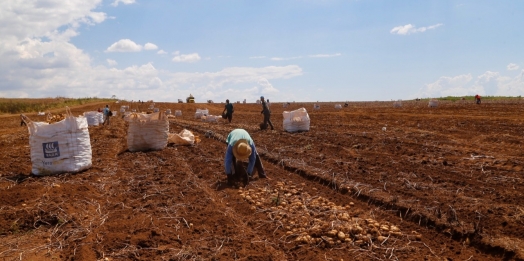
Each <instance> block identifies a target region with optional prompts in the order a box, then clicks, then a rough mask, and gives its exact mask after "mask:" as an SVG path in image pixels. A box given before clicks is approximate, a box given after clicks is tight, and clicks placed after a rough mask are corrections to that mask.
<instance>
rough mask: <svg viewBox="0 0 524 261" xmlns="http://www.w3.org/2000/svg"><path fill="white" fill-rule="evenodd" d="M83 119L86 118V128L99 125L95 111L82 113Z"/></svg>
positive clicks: (98, 118) (98, 117)
mask: <svg viewBox="0 0 524 261" xmlns="http://www.w3.org/2000/svg"><path fill="white" fill-rule="evenodd" d="M84 117H86V120H87V125H88V126H98V124H99V123H100V116H98V112H97V111H88V112H84Z"/></svg>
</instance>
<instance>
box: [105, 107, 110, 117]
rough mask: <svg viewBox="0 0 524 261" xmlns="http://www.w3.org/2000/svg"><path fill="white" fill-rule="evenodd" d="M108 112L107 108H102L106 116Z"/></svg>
mask: <svg viewBox="0 0 524 261" xmlns="http://www.w3.org/2000/svg"><path fill="white" fill-rule="evenodd" d="M108 114H109V108H107V107H105V108H104V115H105V116H107V115H108Z"/></svg>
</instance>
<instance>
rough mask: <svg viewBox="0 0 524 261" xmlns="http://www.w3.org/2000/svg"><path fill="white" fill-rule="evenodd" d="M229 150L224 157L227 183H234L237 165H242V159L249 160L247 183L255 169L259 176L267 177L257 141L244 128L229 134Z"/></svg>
mask: <svg viewBox="0 0 524 261" xmlns="http://www.w3.org/2000/svg"><path fill="white" fill-rule="evenodd" d="M226 142H227V150H226V156H225V158H224V166H225V170H226V176H227V183H228V184H230V185H232V184H233V182H234V175H235V169H236V167H237V166H238V167H240V166H242V165H241V164H242V161H244V160H249V163H248V165H247V171H246V173H247V177H245V183H246V184H247V183H248V182H249V179H251V178H252V177H253V174H254V171H255V172H258V177H259V178H267V176H266V172H265V171H264V167H263V166H262V161H260V156H258V153H257V149H256V147H255V142H254V141H253V139H252V138H251V136H249V133H247V131H246V130H244V129H234V130H233V131H231V132H230V133H229V135H227V139H226Z"/></svg>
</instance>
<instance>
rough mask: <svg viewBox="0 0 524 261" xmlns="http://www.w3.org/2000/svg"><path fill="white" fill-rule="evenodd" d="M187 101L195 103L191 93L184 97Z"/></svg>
mask: <svg viewBox="0 0 524 261" xmlns="http://www.w3.org/2000/svg"><path fill="white" fill-rule="evenodd" d="M186 102H187V103H195V97H193V95H192V94H189V97H187V98H186Z"/></svg>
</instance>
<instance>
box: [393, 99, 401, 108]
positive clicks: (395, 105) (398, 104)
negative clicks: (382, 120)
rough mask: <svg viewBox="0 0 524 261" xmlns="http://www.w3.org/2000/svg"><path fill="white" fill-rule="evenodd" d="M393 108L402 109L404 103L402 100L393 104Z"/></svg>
mask: <svg viewBox="0 0 524 261" xmlns="http://www.w3.org/2000/svg"><path fill="white" fill-rule="evenodd" d="M393 107H395V108H400V107H402V101H401V100H398V101H396V102H394V103H393Z"/></svg>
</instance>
